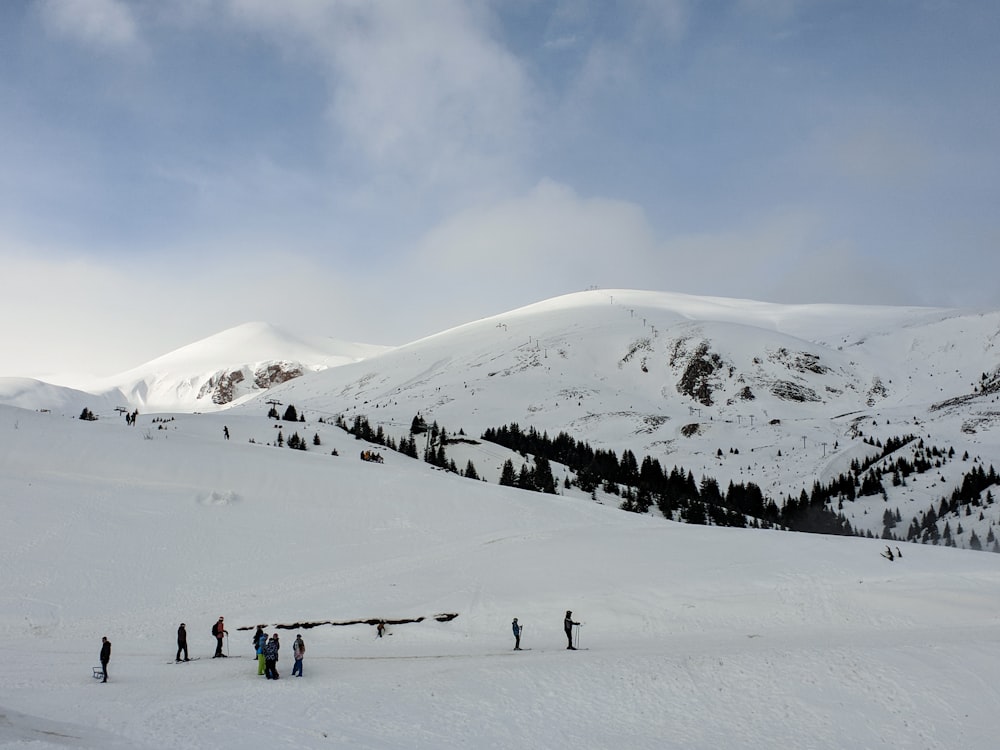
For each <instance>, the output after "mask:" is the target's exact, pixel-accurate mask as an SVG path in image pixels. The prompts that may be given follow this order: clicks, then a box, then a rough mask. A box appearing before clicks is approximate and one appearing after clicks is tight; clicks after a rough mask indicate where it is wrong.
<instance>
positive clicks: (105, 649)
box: [101, 636, 111, 682]
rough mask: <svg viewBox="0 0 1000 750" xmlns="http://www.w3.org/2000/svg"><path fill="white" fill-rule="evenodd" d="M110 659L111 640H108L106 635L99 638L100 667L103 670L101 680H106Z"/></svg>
mask: <svg viewBox="0 0 1000 750" xmlns="http://www.w3.org/2000/svg"><path fill="white" fill-rule="evenodd" d="M109 661H111V641H109V640H108V637H107V636H104V637H103V638H101V669H102V670H103V671H104V679H103V680H101V682H107V681H108V662H109Z"/></svg>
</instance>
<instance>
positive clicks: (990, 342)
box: [0, 290, 1000, 546]
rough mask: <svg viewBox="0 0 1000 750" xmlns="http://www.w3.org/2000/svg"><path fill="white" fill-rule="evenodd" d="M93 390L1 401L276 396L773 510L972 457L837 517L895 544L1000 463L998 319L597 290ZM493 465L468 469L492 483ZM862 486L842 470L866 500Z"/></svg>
mask: <svg viewBox="0 0 1000 750" xmlns="http://www.w3.org/2000/svg"><path fill="white" fill-rule="evenodd" d="M103 385H104V387H103V388H101V389H99V390H97V391H96V392H95V391H93V389H91V390H90V391H83V390H80V389H77V390H71V389H68V388H59V387H55V386H52V385H49V384H45V383H42V382H39V381H29V380H25V379H11V378H6V379H0V403H6V404H10V405H13V406H19V407H22V408H28V409H36V410H37V409H50V410H61V411H63V412H71V411H73V410H79V409H82V408H83V407H85V406H86V407H88V408H90V409H91V410H93V411H94V412H95V413H97V414H98V416H103V415H106V414H108V413H109V412H112V411H113V410H114V409H115V407H123V408H126V409H139V410H140V411H141V412H142V413H145V414H148V413H151V412H188V413H190V412H198V411H217V410H223V409H237V410H238V411H245V410H259V409H264V408H265V407H264V405H263V403H262V402H263V401H265V400H272V401H280V402H281V403H283V404H294V405H295V406H296V408H297V409H298V410H299V411H300V412H306V413H309V414H310V415H311V416H314V417H317V418H323V419H329V420H334V419H337V418H339V417H343V418H345V419H347V420H350V419H352V418H355V417H357V416H359V415H363V416H364V417H365V419H366V420H368V421H369V422H370V423H371V424H373V425H377V426H378V427H380V428H381V429H382V430H383V431H384V432H385V434H387V435H394V436H396V437H400V436H403V435H405V434H407V432H408V430H409V426H410V425H411V422H412V420H413V418H414V417H415V416H416V415H420V416H421V417H422V418H423V419H425V420H426V421H427V422H428V423H431V422H436V423H438V424H440V425H441V426H442V427H445V428H446V429H447V430H448V432H449V433H451V434H455V433H457V432H459V431H461V432H462V433H464V434H465V435H467V436H470V437H474V438H478V437H479V436H480V435H481V434H482V433H483V431H485V430H487V429H489V428H496V427H499V426H502V425H509V424H512V423H513V424H516V425H519V426H520V427H522V428H524V429H528V428H534V429H535V430H537V431H538V432H540V433H546V434H548V435H551V436H555V435H556V434H558V433H560V432H565V433H567V434H568V435H571V436H573V437H574V438H575V439H576V440H580V441H586V442H587V443H588V444H589V445H591V446H593V447H595V448H602V449H608V450H612V451H616V452H619V453H620V452H622V451H625V450H628V451H631V452H632V453H634V454H635V456H636V457H637V458H638V459H639V460H640V461H641V460H642V459H643V457H647V456H648V457H653V458H655V459H656V460H657V461H659V463H660V464H661V465H662V466H663V467H664V468H665V469H669V468H670V467H672V466H678V467H682V468H683V469H684V470H685V471H688V472H691V473H692V474H693V476H694V477H695V478H696V479H698V478H700V477H702V476H708V477H711V478H713V479H714V480H716V481H717V482H718V483H719V485H720V486H721V487H722V488H723V489H724V488H725V487H727V486H728V485H729V484H730V483H737V484H739V483H747V482H752V483H753V484H755V485H756V486H759V487H760V488H761V489H762V491H763V492H764V493H765V494H766V495H767V496H768V497H770V498H771V499H773V500H774V501H776V502H777V503H778V504H779V505H780V504H781V503H782V499H783V498H786V497H792V496H799V495H800V492H802V491H805V492H807V493H808V492H811V491H813V490H814V489H815V488H816V486H817V485H819V486H825V485H826V484H827V483H830V482H833V481H834V480H836V479H837V478H838V477H841V476H842V475H844V474H845V473H849V472H851V471H852V465H853V467H854V469H855V470H857V469H859V468H860V467H861V466H864V467H865V470H867V471H872V470H875V471H878V470H879V465H878V464H872V465H866V463H867V462H868V461H873V460H876V458H875V457H876V456H877V454H878V453H879V448H880V446H882V445H884V444H885V443H886V442H887V441H891V440H893V439H895V438H900V439H902V438H904V436H907V437H908V438H913V440H909V439H907V440H905V441H903V442H904V444H905V445H906V446H908V447H906V448H905V449H901V452H899V453H896V454H895V455H890V456H882V457H880V458H878V459H877V460H878V461H881V462H882V464H881V466H882V467H883V469H884V470H885V473H886V474H887V475H888V474H890V473H891V470H890V464H893V465H895V464H894V463H893V462H898V461H899V460H900V458H902V457H906V460H907V461H912V460H914V457H915V456H920V455H922V453H919V451H921V450H923V449H922V448H920V447H918V441H919V442H920V443H922V444H923V445H924V448H926V449H927V450H928V451H930V449H931V447H932V446H933V447H934V448H935V449H937V450H938V451H939V452H945V453H947V452H948V451H951V452H955V453H957V455H958V456H959V457H965V456H968V458H967V462H966V464H965V466H962V465H961V464H962V462H961V461H951V462H948V461H945V462H944V463H943V465H940V466H933V465H932V467H931V469H929V470H927V471H924V472H920V480H919V482H918V481H917V478H916V477H914V478H913V481H911V482H903V483H901V484H899V485H892V490H891V492H890V491H887V492H886V493H885V494H884V496H883V495H879V496H878V497H876V498H873V499H871V500H870V501H869V500H868V499H860V498H859V499H855V500H852V501H851V503H850V504H849V506H848V507H847V508H846V509H843V508H838V509H836V510H837V511H838V512H840V513H842V514H843V516H844V518H845V520H847V521H848V522H849V523H850V524H851V527H852V529H853V530H855V531H861V532H869V533H872V534H875V535H879V534H885V533H886V528H887V527H886V525H885V524H884V519H883V516H884V511H885V510H886V509H888V508H890V507H891V509H892V510H894V511H898V512H897V513H895V514H894V515H899V516H900V518H901V520H900V521H899V522H897V523H896V524H895V527H893V528H896V529H897V530H899V531H900V533H899V534H897V536H899V537H901V538H902V537H903V536H904V535H905V532H906V527H907V525H908V524H910V523H911V522H912V521H913V520H914V519H916V520H917V522H918V523H923V520H924V517H925V516H926V510H927V508H928V507H931V506H935V507H937V506H938V505H939V501H940V499H941V498H942V497H945V498H946V497H947V495H948V493H949V492H951V491H952V490H954V489H955V488H958V487H961V485H962V483H963V481H965V477H966V476H967V475H968V471H969V467H970V466H972V465H981V466H986V467H988V466H991V465H993V464H997V465H1000V461H998V458H1000V439H998V433H997V429H996V428H997V426H998V424H1000V405H998V403H997V397H998V391H1000V311H998V310H963V309H940V308H902V307H878V306H855V305H776V304H768V303H762V302H755V301H749V300H735V299H723V298H711V297H695V296H688V295H681V294H672V293H660V292H640V291H632V290H596V291H588V292H582V293H577V294H571V295H567V296H563V297H558V298H555V299H551V300H547V301H544V302H539V303H537V304H534V305H530V306H528V307H524V308H520V309H517V310H512V311H510V312H508V313H504V314H501V315H497V316H494V317H491V318H487V319H484V320H479V321H474V322H471V323H468V324H466V325H462V326H459V327H457V328H453V329H450V330H447V331H443V332H441V333H438V334H436V335H433V336H430V337H427V338H424V339H420V340H418V341H414V342H412V343H409V344H406V345H404V346H400V347H380V346H370V345H362V344H349V343H345V342H341V341H337V340H335V339H302V338H299V337H296V336H294V335H292V334H290V333H288V332H285V331H281V330H280V329H277V328H275V327H273V326H270V325H267V324H263V323H253V324H247V325H244V326H240V327H238V328H234V329H230V330H228V331H224V332H223V333H220V334H218V335H216V336H213V337H210V338H207V339H204V340H202V341H199V342H197V343H195V344H192V345H190V346H187V347H184V348H182V349H178V350H177V351H174V352H171V353H170V354H167V355H164V356H163V357H160V358H158V359H156V360H153V361H152V362H149V363H147V364H146V365H143V366H141V367H138V368H135V369H133V370H130V371H128V372H126V373H122V374H121V375H118V376H115V377H113V378H109V379H108V380H107V382H106V383H104V384H103ZM481 460H484V459H481ZM918 464H919V462H918ZM921 465H922V464H921ZM498 469H499V467H492V468H487V467H484V468H483V470H482V471H481V472H480V473H482V475H483V477H484V478H486V479H489V480H491V481H492V480H495V479H496V478H497V475H498ZM862 473H863V472H859V471H856V472H855V475H854V480H855V482H856V483H857V484H859V485H860V483H861V480H862V476H861V474H862ZM887 481H888V480H887ZM982 494H983V497H984V498H985V491H984V492H983V493H982ZM607 500H608V498H605V501H607ZM982 503H983V505H984V507H985V505H986V501H985V499H983V500H982ZM990 510H991V512H992V516H990V515H989V514H987V513H983V518H982V519H979V517H978V514H977V515H976V517H975V518H972V517H971V513H968V514H966V515H967V516H968V517H969V519H970V520H967V521H965V523H964V526H963V533H964V532H968V530H969V529H974V530H976V532H977V535H978V538H979V540H982V541H985V538H986V537H987V536H989V537H991V538H992V537H993V534H992V533H991V532H992V527H993V525H994V524H995V523H997V522H1000V515H998V514H997V513H996V512H995V511H994V510H993V509H992V508H990ZM904 511H905V512H904ZM965 511H966V508H964V507H963V508H961V509H959V511H957V512H961V513H965ZM949 512H950V511H949ZM958 523H960V520H959V519H958V518H957V517H956V519H955V523H952V526H954V525H957V524H958ZM938 530H939V531H940V532H943V530H944V529H943V526H942V527H941V528H939V529H938ZM949 531H950V532H951V534H954V529H949ZM893 533H895V532H893ZM968 536H969V535H968V534H966V538H965V541H966V544H967V541H968ZM960 546H965V545H964V544H962V545H960ZM973 546H974V545H973ZM984 546H986V545H985V544H984Z"/></svg>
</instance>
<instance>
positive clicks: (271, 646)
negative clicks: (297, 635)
mask: <svg viewBox="0 0 1000 750" xmlns="http://www.w3.org/2000/svg"><path fill="white" fill-rule="evenodd" d="M280 647H281V646H280V644H279V643H278V634H277V633H275V634H274V635H272V636H271V639H270V640H269V641H268V642H267V644H266V645H265V646H264V676H265V677H267V679H269V680H277V679H278V677H279V675H278V649H279V648H280Z"/></svg>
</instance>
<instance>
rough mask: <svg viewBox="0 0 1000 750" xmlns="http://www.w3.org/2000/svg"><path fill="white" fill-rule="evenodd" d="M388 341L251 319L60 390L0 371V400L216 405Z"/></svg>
mask: <svg viewBox="0 0 1000 750" xmlns="http://www.w3.org/2000/svg"><path fill="white" fill-rule="evenodd" d="M386 348H387V347H382V346H375V345H368V344H354V343H349V342H345V341H339V340H337V339H332V338H301V337H298V336H295V335H293V334H291V333H289V332H288V331H284V330H282V329H280V328H278V327H277V326H274V325H271V324H269V323H246V324H244V325H241V326H237V327H235V328H231V329H229V330H226V331H223V332H222V333H219V334H216V335H214V336H210V337H208V338H206V339H202V340H201V341H197V342H195V343H193V344H190V345H188V346H185V347H182V348H180V349H177V350H175V351H173V352H170V353H168V354H165V355H163V356H162V357H158V358H156V359H154V360H152V361H151V362H147V363H146V364H144V365H140V366H139V367H136V368H133V369H131V370H128V371H126V372H123V373H120V374H118V375H113V376H111V377H108V378H102V379H100V380H97V381H90V382H86V383H81V384H79V385H78V387H76V388H71V389H69V390H68V391H66V392H63V393H59V392H58V391H57V388H58V387H57V386H51V385H49V384H41V383H39V385H38V386H37V388H35V389H32V388H31V387H27V386H26V384H25V383H23V379H11V378H0V403H7V404H11V405H14V406H23V407H27V408H39V406H38V405H41V404H46V405H47V406H48V407H49V408H53V407H54V406H55V405H56V404H58V405H60V408H69V409H71V410H72V408H75V409H76V410H80V409H82V408H83V407H84V406H87V405H88V404H92V403H94V402H95V399H94V396H96V397H97V401H98V402H99V403H111V404H113V405H114V406H120V407H122V408H123V409H127V410H129V411H131V410H133V409H138V410H139V411H141V412H193V411H214V410H218V409H223V408H226V407H228V406H232V405H233V404H237V403H239V402H240V401H243V400H245V399H247V398H249V397H250V396H253V395H254V394H257V393H260V392H261V391H266V390H267V389H268V388H271V387H273V386H274V385H276V384H278V383H283V382H285V381H287V380H291V379H293V378H298V377H301V376H302V375H303V374H305V373H309V372H317V371H320V370H323V369H325V368H328V367H336V366H338V365H341V364H344V363H347V362H353V361H356V360H359V359H363V358H364V357H367V356H371V355H372V354H376V353H378V352H381V351H383V350H385V349H386ZM15 380H21V381H22V382H20V383H18V382H14V381H15ZM36 382H37V381H36ZM33 390H37V391H39V392H37V393H36V392H33ZM81 392H82V393H81ZM86 393H89V394H93V395H92V396H87V395H84V394H86ZM91 408H93V407H91Z"/></svg>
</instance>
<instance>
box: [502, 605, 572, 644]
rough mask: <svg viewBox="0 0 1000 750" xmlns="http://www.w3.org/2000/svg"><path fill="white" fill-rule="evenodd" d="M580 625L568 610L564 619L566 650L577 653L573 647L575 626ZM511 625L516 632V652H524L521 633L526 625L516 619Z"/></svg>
mask: <svg viewBox="0 0 1000 750" xmlns="http://www.w3.org/2000/svg"><path fill="white" fill-rule="evenodd" d="M579 624H580V623H578V622H577V621H576V620H574V619H573V613H572V612H570V611H569V610H568V609H567V610H566V617H565V618H563V631H565V633H566V649H567V650H569V651H576V646H575V645H573V626H574V625H579ZM510 625H511V630H513V631H514V650H515V651H521V650H523V649H522V648H521V632H522V631H523V630H524V625H521V624H519V623H518V621H517V618H516V617H515V618H514V620H513V622H511V624H510Z"/></svg>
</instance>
